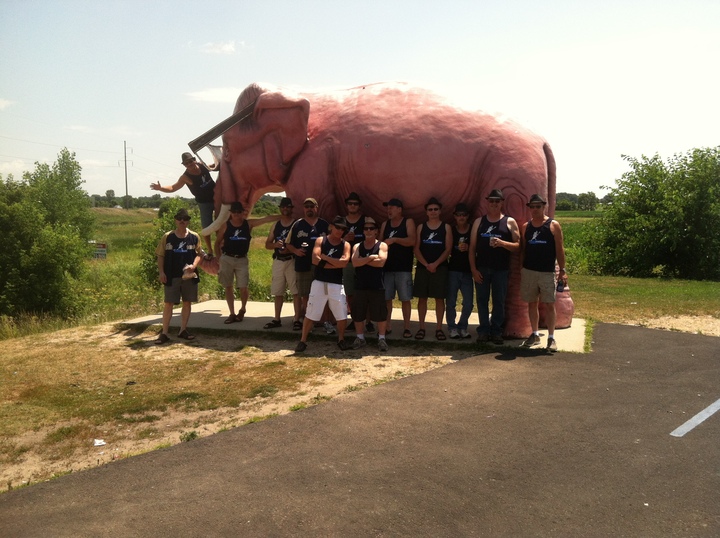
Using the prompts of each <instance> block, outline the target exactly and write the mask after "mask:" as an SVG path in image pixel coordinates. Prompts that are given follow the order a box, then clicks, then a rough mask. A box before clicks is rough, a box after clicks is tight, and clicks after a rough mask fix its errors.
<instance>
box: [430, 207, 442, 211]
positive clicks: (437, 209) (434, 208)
mask: <svg viewBox="0 0 720 538" xmlns="http://www.w3.org/2000/svg"><path fill="white" fill-rule="evenodd" d="M427 211H440V208H439V207H428V208H427Z"/></svg>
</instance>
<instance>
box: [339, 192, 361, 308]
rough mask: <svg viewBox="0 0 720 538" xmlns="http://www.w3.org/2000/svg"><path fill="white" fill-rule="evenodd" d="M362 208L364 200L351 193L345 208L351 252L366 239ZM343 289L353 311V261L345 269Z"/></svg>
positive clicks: (347, 239) (347, 235)
mask: <svg viewBox="0 0 720 538" xmlns="http://www.w3.org/2000/svg"><path fill="white" fill-rule="evenodd" d="M361 207H362V200H361V199H360V196H359V195H358V193H356V192H351V193H350V194H348V197H347V198H345V208H346V209H347V215H346V216H345V220H346V221H347V225H348V231H347V234H345V237H343V239H345V241H347V242H348V243H350V252H352V249H353V247H354V246H355V245H357V244H358V243H360V242H362V241H363V239H365V236H364V235H363V224H364V223H365V215H363V214H362V213H361V212H360V208H361ZM343 288H345V295H346V296H347V300H348V307H349V309H350V310H352V298H353V295H354V293H355V269H354V268H353V264H352V259H351V260H350V262H349V263H348V264H347V265H346V266H345V269H343Z"/></svg>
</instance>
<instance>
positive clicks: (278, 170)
mask: <svg viewBox="0 0 720 538" xmlns="http://www.w3.org/2000/svg"><path fill="white" fill-rule="evenodd" d="M309 116H310V102H309V101H308V100H307V99H303V98H300V97H297V98H293V97H289V96H286V95H283V94H282V93H280V92H266V93H263V94H261V95H260V96H259V97H258V99H257V102H256V103H255V110H254V112H253V120H254V123H255V125H256V126H257V127H259V128H260V130H261V131H262V133H263V137H262V144H263V150H264V153H265V164H266V166H267V170H268V174H269V175H270V178H271V179H272V180H273V181H276V182H278V183H280V184H282V183H285V181H286V180H287V175H288V172H289V169H290V164H291V163H292V161H293V159H295V157H297V155H298V154H299V153H300V152H301V151H302V150H303V148H304V147H305V144H306V143H307V136H308V132H307V128H308V118H309Z"/></svg>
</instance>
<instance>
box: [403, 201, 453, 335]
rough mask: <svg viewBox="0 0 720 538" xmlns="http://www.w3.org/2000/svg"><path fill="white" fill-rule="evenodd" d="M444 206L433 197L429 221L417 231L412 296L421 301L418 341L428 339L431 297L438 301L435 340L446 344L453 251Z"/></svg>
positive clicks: (428, 206) (429, 208) (426, 205)
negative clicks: (449, 262)
mask: <svg viewBox="0 0 720 538" xmlns="http://www.w3.org/2000/svg"><path fill="white" fill-rule="evenodd" d="M441 209H442V204H441V203H440V201H439V200H438V199H437V198H435V197H433V198H430V199H429V200H428V203H427V204H425V211H426V212H427V216H428V221H427V222H426V223H425V224H421V225H419V226H418V227H417V232H416V239H415V257H416V258H417V267H416V268H415V282H414V284H413V295H414V296H415V297H417V298H418V318H419V321H420V329H419V330H418V332H417V333H416V334H415V339H416V340H422V339H423V338H425V315H426V314H427V302H428V297H432V298H434V299H435V315H436V319H437V321H436V328H435V338H436V339H438V340H446V339H447V336H445V333H444V332H443V330H442V324H443V317H444V315H445V297H446V296H447V275H448V263H447V259H448V256H450V251H451V250H452V230H451V229H450V226H449V225H448V224H445V223H444V222H443V221H442V220H440V210H441Z"/></svg>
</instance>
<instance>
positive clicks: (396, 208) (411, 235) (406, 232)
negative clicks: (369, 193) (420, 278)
mask: <svg viewBox="0 0 720 538" xmlns="http://www.w3.org/2000/svg"><path fill="white" fill-rule="evenodd" d="M383 205H384V206H385V207H387V210H388V220H386V221H385V222H383V224H382V226H381V227H380V240H381V241H383V242H384V243H385V244H386V245H387V247H388V257H387V261H386V262H385V277H384V278H385V299H386V301H387V310H388V318H387V334H390V332H392V328H391V322H392V319H391V318H392V310H393V305H392V303H393V299H394V298H395V292H396V291H397V296H398V299H400V302H401V303H402V316H403V324H404V330H403V338H411V337H412V333H411V332H410V313H411V311H412V304H411V301H412V266H413V249H414V248H415V221H413V219H411V218H405V217H403V203H402V201H400V200H399V199H397V198H392V199H391V200H390V201H388V202H383Z"/></svg>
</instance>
